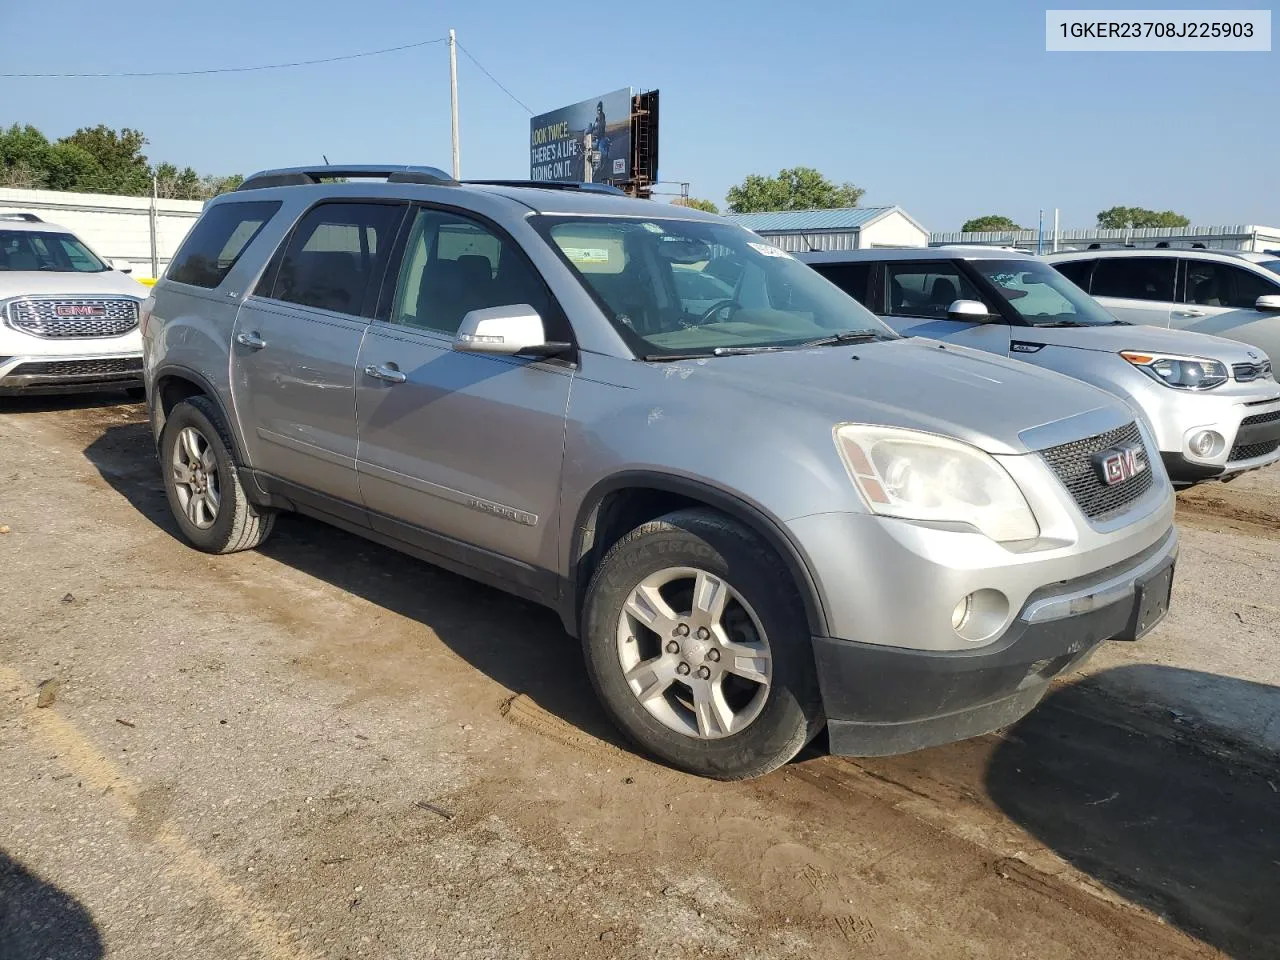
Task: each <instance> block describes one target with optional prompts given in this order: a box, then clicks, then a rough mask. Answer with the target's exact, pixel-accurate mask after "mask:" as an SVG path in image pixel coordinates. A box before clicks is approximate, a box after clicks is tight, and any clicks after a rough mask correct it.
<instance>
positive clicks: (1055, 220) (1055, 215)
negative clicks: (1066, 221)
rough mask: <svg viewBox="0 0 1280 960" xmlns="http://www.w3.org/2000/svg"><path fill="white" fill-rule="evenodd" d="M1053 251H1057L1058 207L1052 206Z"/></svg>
mask: <svg viewBox="0 0 1280 960" xmlns="http://www.w3.org/2000/svg"><path fill="white" fill-rule="evenodd" d="M1053 252H1054V253H1057V252H1058V208H1057V207H1054V208H1053Z"/></svg>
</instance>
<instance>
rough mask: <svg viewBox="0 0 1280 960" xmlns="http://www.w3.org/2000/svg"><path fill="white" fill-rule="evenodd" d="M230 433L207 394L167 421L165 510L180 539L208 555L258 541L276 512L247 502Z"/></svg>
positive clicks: (163, 436)
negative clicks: (174, 524)
mask: <svg viewBox="0 0 1280 960" xmlns="http://www.w3.org/2000/svg"><path fill="white" fill-rule="evenodd" d="M231 450H232V444H231V437H230V433H229V431H228V430H227V428H226V425H225V424H224V423H223V420H222V416H221V414H220V413H219V411H218V408H217V406H216V405H215V404H214V403H213V401H212V400H210V399H209V398H208V397H203V396H195V397H188V398H187V399H186V400H183V401H182V402H181V403H179V404H177V405H176V406H175V407H174V408H173V409H172V410H171V411H170V412H169V416H168V417H167V418H166V420H165V424H164V430H163V432H162V433H161V435H160V469H161V472H162V473H163V474H164V489H165V494H166V495H167V496H168V498H169V509H170V510H172V511H173V516H174V519H175V520H176V521H177V523H178V529H179V530H180V531H181V532H182V536H183V538H184V539H185V540H186V541H187V542H188V543H189V544H191V545H192V546H193V547H195V548H196V549H198V550H203V551H205V552H206V553H235V552H237V551H240V550H250V549H252V548H254V547H256V546H258V544H260V543H262V541H264V540H265V539H267V536H268V535H269V534H270V533H271V528H272V527H273V526H274V525H275V512H274V511H271V510H264V509H262V508H261V507H257V506H255V505H254V504H252V503H250V502H249V498H248V497H247V496H246V495H245V492H244V488H243V487H242V486H241V485H240V477H239V475H238V474H237V473H236V464H235V460H234V459H233V458H232V456H231Z"/></svg>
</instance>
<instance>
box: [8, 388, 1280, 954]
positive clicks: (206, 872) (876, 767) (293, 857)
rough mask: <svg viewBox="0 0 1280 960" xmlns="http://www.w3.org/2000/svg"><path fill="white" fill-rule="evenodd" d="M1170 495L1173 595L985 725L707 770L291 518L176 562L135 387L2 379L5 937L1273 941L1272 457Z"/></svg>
mask: <svg viewBox="0 0 1280 960" xmlns="http://www.w3.org/2000/svg"><path fill="white" fill-rule="evenodd" d="M1179 514H1180V519H1181V521H1182V530H1183V536H1184V541H1183V554H1182V559H1181V562H1180V566H1179V577H1178V581H1177V584H1176V589H1175V598H1174V612H1173V613H1172V614H1171V616H1170V617H1169V619H1168V620H1167V621H1166V622H1165V623H1164V624H1163V625H1162V626H1161V627H1160V628H1159V629H1158V630H1157V631H1156V632H1155V633H1154V634H1152V635H1151V636H1150V637H1148V638H1146V639H1144V640H1143V641H1141V642H1139V643H1137V644H1112V645H1110V646H1109V647H1108V648H1107V649H1106V650H1104V651H1103V652H1101V653H1100V654H1099V655H1098V656H1096V657H1095V658H1094V660H1093V661H1092V662H1091V663H1090V665H1089V666H1088V668H1087V670H1086V672H1085V674H1084V675H1082V676H1080V677H1077V678H1073V681H1072V682H1070V683H1067V684H1063V685H1061V686H1060V687H1058V688H1057V689H1056V690H1055V692H1054V693H1053V694H1051V696H1050V697H1049V698H1048V699H1047V700H1046V701H1045V703H1044V704H1043V705H1042V706H1041V707H1040V708H1039V709H1038V710H1037V711H1036V712H1035V713H1033V714H1032V715H1031V717H1029V718H1027V719H1026V720H1025V721H1023V722H1022V723H1021V724H1019V725H1018V726H1017V727H1015V728H1013V729H1011V730H1009V731H1006V732H1005V733H1004V734H1003V735H1001V736H989V737H983V738H979V739H976V740H973V741H969V742H966V743H962V744H956V745H953V746H949V747H943V748H938V749H934V750H928V751H923V752H920V753H918V754H913V755H911V756H908V757H899V758H892V759H886V760H876V761H859V762H853V761H849V760H844V759H839V758H833V757H830V756H826V755H824V754H823V751H822V750H821V748H820V746H819V747H818V748H817V749H813V750H811V751H810V752H809V753H808V754H806V755H805V756H804V757H802V758H801V759H800V760H798V761H797V762H795V763H793V764H790V765H788V766H787V767H786V768H784V769H783V770H781V771H778V772H777V773H775V774H773V775H770V776H769V777H766V778H763V779H761V780H757V781H753V782H750V783H741V784H720V783H712V782H706V781H700V780H697V779H694V778H691V777H686V776H684V775H681V774H678V773H674V772H672V771H670V770H667V769H664V768H662V767H659V766H656V765H655V764H653V763H650V762H649V761H647V760H645V759H644V758H642V757H639V756H637V755H636V754H634V753H633V752H632V751H631V750H630V749H628V748H627V746H626V745H625V744H623V743H622V742H621V741H620V739H619V738H618V736H617V734H616V733H615V732H614V730H613V729H612V728H611V727H610V725H609V724H608V722H607V721H606V720H605V718H604V717H603V715H602V714H601V712H600V711H599V709H598V708H597V707H596V706H595V704H594V701H593V700H592V698H591V694H590V690H589V686H588V683H587V680H586V676H585V674H584V672H583V668H582V665H581V663H580V655H579V652H578V649H577V646H576V644H575V643H574V642H573V641H571V640H570V639H569V638H568V637H566V636H565V635H564V633H563V631H562V630H560V628H559V626H558V623H557V621H556V619H555V617H554V616H553V615H552V614H551V613H549V612H547V611H543V610H541V609H539V608H536V607H533V606H530V605H528V604H525V603H522V602H520V601H517V600H514V599H511V598H509V597H507V596H505V595H502V594H499V593H497V592H494V591H492V590H489V589H486V588H484V587H480V586H478V585H475V584H472V583H470V582H468V581H465V580H462V579H460V578H457V577H454V576H451V575H449V574H446V573H444V572H441V571H439V570H436V569H433V568H431V567H429V566H427V565H425V564H422V563H419V562H417V561H415V560H412V559H410V558H407V557H404V556H401V555H399V554H396V553H393V552H391V551H388V550H384V549H382V548H380V547H377V546H374V545H372V544H369V543H366V542H364V541H362V540H359V539H356V538H353V537H350V536H347V535H345V534H342V533H340V532H338V531H336V530H332V529H329V528H327V527H324V526H322V525H320V524H317V523H313V522H310V521H307V520H305V519H301V518H295V517H287V518H284V519H283V520H282V522H281V523H280V525H279V527H278V528H277V533H276V535H275V536H274V538H273V539H272V540H271V541H269V542H268V544H266V545H265V546H264V548H263V549H262V550H261V551H259V552H254V553H244V554H238V555H235V556H230V557H208V556H205V555H202V554H199V553H197V552H194V551H192V550H190V549H188V548H186V547H185V546H183V545H182V544H180V543H179V542H178V541H177V540H176V539H175V536H174V533H173V527H172V525H171V524H170V522H169V519H168V514H167V508H166V505H165V501H164V496H163V493H162V490H161V487H160V485H159V475H158V467H157V465H156V463H155V458H154V454H153V452H152V449H151V446H150V441H149V437H148V432H147V428H146V425H145V423H144V411H143V409H142V408H141V407H140V406H137V405H124V404H120V405H117V404H116V403H115V401H114V400H113V398H106V399H103V400H100V401H89V402H85V401H52V402H50V401H43V402H34V401H33V402H26V401H21V402H20V401H7V402H3V406H0V529H3V527H7V528H8V530H7V532H4V533H0V571H2V574H0V575H2V577H3V579H2V580H0V583H3V586H2V587H0V600H2V601H3V603H2V605H0V957H3V958H4V960H37V958H40V960H43V958H58V960H89V958H98V957H111V958H140V960H141V958H147V960H151V958H156V957H165V958H170V957H172V958H182V957H193V958H194V957H200V958H209V960H222V958H226V960H231V958H236V960H240V958H249V957H261V958H268V960H286V958H287V960H293V958H320V957H324V958H346V957H379V958H381V957H386V958H403V960H410V958H412V960H421V958H430V957H437V956H439V957H449V958H471V957H475V958H481V957H495V958H497V957H501V958H508V957H513V958H514V957H556V958H570V957H587V958H613V957H636V958H640V957H653V956H657V955H662V956H664V957H668V958H681V957H725V958H734V960H743V958H784V957H797V958H799V957H804V958H814V957H820V958H825V957H833V958H834V957H842V958H843V957H885V958H899V957H909V958H917V957H918V958H939V960H942V958H946V960H951V958H958V957H973V958H993V960H1002V958H1017V957H1029V958H1036V960H1049V958H1078V957H1121V956H1123V957H1126V958H1134V960H1141V958H1152V960H1155V958H1162V960H1165V958H1190V957H1217V956H1229V957H1235V958H1275V957H1277V956H1280V892H1278V891H1280V831H1278V830H1277V829H1276V823H1277V822H1280V792H1278V791H1280V657H1277V656H1276V649H1275V644H1276V637H1277V635H1280V600H1277V599H1276V598H1277V597H1278V596H1280V590H1278V589H1277V586H1278V580H1280V565H1278V564H1277V560H1278V559H1280V539H1278V537H1280V469H1275V470H1272V471H1270V472H1268V473H1263V474H1255V475H1252V476H1249V477H1245V478H1244V479H1241V480H1239V481H1237V482H1235V483H1233V484H1229V485H1222V484H1215V485H1211V486H1206V487H1202V488H1198V489H1196V490H1194V491H1190V492H1188V493H1185V494H1183V495H1182V496H1181V498H1180V507H1179ZM45 681H53V682H52V683H45V684H44V686H43V687H41V684H42V683H44V682H45ZM40 699H43V700H45V701H50V700H51V702H50V703H49V704H48V705H47V706H45V707H43V708H41V707H38V706H37V703H38V702H39V700H40Z"/></svg>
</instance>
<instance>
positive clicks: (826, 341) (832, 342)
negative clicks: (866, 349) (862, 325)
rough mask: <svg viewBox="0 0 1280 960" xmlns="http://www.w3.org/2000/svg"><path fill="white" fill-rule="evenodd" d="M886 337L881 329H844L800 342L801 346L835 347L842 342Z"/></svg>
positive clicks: (863, 341) (856, 341) (861, 341)
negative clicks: (826, 335) (827, 335)
mask: <svg viewBox="0 0 1280 960" xmlns="http://www.w3.org/2000/svg"><path fill="white" fill-rule="evenodd" d="M881 339H885V336H884V334H883V333H881V332H880V331H879V330H843V331H841V332H840V333H833V334H832V335H831V336H829V337H819V338H818V339H817V340H806V341H805V342H804V343H802V344H800V346H801V347H833V346H836V345H837V344H841V343H866V342H867V341H869V340H881Z"/></svg>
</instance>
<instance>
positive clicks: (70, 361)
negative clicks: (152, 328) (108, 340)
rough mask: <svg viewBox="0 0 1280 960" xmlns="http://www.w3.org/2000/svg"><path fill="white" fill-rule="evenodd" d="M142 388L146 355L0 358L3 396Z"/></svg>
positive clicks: (133, 353)
mask: <svg viewBox="0 0 1280 960" xmlns="http://www.w3.org/2000/svg"><path fill="white" fill-rule="evenodd" d="M140 386H142V352H141V351H128V352H121V353H114V354H101V353H100V354H86V355H82V356H25V357H0V396H18V395H30V394H49V393H87V392H92V391H98V390H123V389H127V388H129V387H140Z"/></svg>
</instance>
